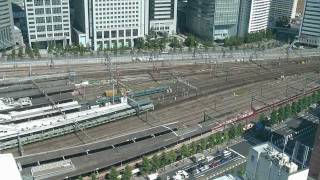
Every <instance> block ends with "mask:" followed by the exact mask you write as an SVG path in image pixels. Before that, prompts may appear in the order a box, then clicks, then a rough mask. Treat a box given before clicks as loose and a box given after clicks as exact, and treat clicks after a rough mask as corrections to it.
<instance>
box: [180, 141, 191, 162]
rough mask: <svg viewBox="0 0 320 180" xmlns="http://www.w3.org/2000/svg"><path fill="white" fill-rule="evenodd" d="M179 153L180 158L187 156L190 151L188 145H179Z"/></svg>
mask: <svg viewBox="0 0 320 180" xmlns="http://www.w3.org/2000/svg"><path fill="white" fill-rule="evenodd" d="M180 154H181V158H182V159H183V158H186V157H189V155H190V152H189V148H188V146H186V145H185V144H184V145H182V146H181V148H180Z"/></svg>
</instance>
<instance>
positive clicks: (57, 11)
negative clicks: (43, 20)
mask: <svg viewBox="0 0 320 180" xmlns="http://www.w3.org/2000/svg"><path fill="white" fill-rule="evenodd" d="M52 12H53V13H54V14H57V13H61V8H60V7H56V8H52Z"/></svg>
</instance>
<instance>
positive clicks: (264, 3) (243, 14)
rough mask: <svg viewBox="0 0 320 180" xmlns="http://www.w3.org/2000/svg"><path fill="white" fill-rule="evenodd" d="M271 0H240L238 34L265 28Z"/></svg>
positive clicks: (241, 34)
mask: <svg viewBox="0 0 320 180" xmlns="http://www.w3.org/2000/svg"><path fill="white" fill-rule="evenodd" d="M270 5H271V0H241V4H240V15H239V26H238V35H239V36H244V35H246V34H248V33H252V32H259V31H263V30H266V29H267V28H268V23H269V14H270Z"/></svg>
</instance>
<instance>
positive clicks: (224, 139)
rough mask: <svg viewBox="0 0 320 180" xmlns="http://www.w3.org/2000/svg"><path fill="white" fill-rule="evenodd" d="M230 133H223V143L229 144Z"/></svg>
mask: <svg viewBox="0 0 320 180" xmlns="http://www.w3.org/2000/svg"><path fill="white" fill-rule="evenodd" d="M229 139H230V138H229V132H228V131H224V132H223V142H228V141H229Z"/></svg>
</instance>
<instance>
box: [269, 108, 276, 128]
mask: <svg viewBox="0 0 320 180" xmlns="http://www.w3.org/2000/svg"><path fill="white" fill-rule="evenodd" d="M277 122H278V117H277V112H276V111H272V112H271V115H270V124H271V125H273V124H276V123H277Z"/></svg>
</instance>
